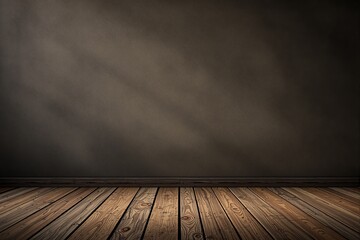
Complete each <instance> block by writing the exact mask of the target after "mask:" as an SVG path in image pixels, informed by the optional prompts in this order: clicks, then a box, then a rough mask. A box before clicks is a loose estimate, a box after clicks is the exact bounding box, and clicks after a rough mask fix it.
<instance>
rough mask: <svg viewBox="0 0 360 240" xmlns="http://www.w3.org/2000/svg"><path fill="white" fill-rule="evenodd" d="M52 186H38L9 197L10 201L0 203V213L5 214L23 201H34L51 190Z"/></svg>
mask: <svg viewBox="0 0 360 240" xmlns="http://www.w3.org/2000/svg"><path fill="white" fill-rule="evenodd" d="M53 189H54V188H38V189H35V190H33V191H30V192H27V193H24V194H22V195H19V196H17V197H15V198H13V199H11V201H6V202H3V203H1V205H0V215H2V214H5V213H6V212H8V211H11V210H13V209H14V208H17V207H19V206H21V205H22V204H24V203H27V202H29V201H34V200H35V199H37V198H38V197H40V196H41V195H43V194H45V193H47V192H50V191H51V190H53Z"/></svg>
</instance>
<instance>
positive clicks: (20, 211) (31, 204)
mask: <svg viewBox="0 0 360 240" xmlns="http://www.w3.org/2000/svg"><path fill="white" fill-rule="evenodd" d="M72 191H74V188H57V189H53V190H52V191H50V192H46V193H44V194H42V195H40V196H36V197H34V199H33V200H31V201H28V202H26V203H24V204H22V205H20V206H18V207H17V208H13V209H11V210H9V211H7V212H5V213H4V214H1V215H0V232H1V231H3V230H5V229H6V228H8V227H10V226H11V225H13V224H14V223H17V222H19V221H21V220H22V219H24V218H26V217H27V216H29V215H31V214H33V213H34V212H36V211H38V210H39V209H42V208H44V207H46V206H47V205H49V204H51V203H53V202H54V201H56V200H58V199H60V198H61V197H63V196H65V195H66V194H68V193H70V192H72Z"/></svg>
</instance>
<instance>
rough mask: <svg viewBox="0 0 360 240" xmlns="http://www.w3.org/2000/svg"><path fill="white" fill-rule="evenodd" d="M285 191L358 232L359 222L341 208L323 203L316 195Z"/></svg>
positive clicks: (292, 190)
mask: <svg viewBox="0 0 360 240" xmlns="http://www.w3.org/2000/svg"><path fill="white" fill-rule="evenodd" d="M284 189H285V190H286V191H288V192H290V193H291V194H293V195H294V196H296V197H297V198H300V199H301V200H302V201H304V202H308V203H309V204H311V205H312V206H314V207H316V208H317V209H319V210H320V211H322V212H324V213H326V214H327V215H329V216H331V217H333V218H334V219H336V220H337V221H339V222H341V223H343V224H345V225H346V226H348V227H349V228H351V229H352V230H354V231H356V232H359V229H360V226H359V221H358V219H356V218H357V217H356V216H350V215H349V214H348V213H349V212H348V211H345V210H344V209H343V208H340V207H338V206H336V205H334V204H332V203H329V202H327V201H324V200H323V199H322V198H319V197H317V196H316V195H313V194H310V193H309V192H307V191H303V190H302V189H300V188H284Z"/></svg>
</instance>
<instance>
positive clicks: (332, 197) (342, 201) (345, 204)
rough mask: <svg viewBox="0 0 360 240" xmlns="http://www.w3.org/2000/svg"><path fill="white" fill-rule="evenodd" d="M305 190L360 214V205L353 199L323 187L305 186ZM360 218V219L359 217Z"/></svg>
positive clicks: (357, 214)
mask: <svg viewBox="0 0 360 240" xmlns="http://www.w3.org/2000/svg"><path fill="white" fill-rule="evenodd" d="M304 190H305V191H308V192H309V193H311V194H314V195H316V196H317V197H319V198H322V199H323V200H325V201H327V202H331V203H333V204H335V205H337V206H339V207H340V208H343V209H346V210H347V211H349V212H351V213H353V214H355V215H356V216H358V217H359V216H360V206H359V204H355V203H353V202H351V201H348V200H347V199H345V198H342V197H340V196H338V195H337V194H331V193H329V192H328V191H326V190H324V189H323V188H304ZM359 220H360V219H359Z"/></svg>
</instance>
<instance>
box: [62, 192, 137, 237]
mask: <svg viewBox="0 0 360 240" xmlns="http://www.w3.org/2000/svg"><path fill="white" fill-rule="evenodd" d="M137 191H138V188H118V189H116V190H115V192H113V193H112V194H111V195H110V197H109V198H108V199H106V201H105V202H104V203H102V204H101V206H100V207H99V208H98V209H96V211H95V212H93V213H92V214H91V216H90V217H89V218H88V219H86V221H85V222H83V223H82V224H81V226H80V227H79V228H78V229H76V231H75V232H74V233H73V234H71V236H70V237H69V238H68V239H69V240H75V239H78V240H82V239H94V240H97V239H107V238H108V237H109V236H110V234H111V232H112V230H113V229H114V227H115V225H116V223H117V222H118V221H119V219H120V218H121V216H122V215H123V213H124V212H125V210H126V208H127V207H128V206H129V204H130V202H131V200H132V199H133V198H134V196H135V194H136V192H137Z"/></svg>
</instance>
